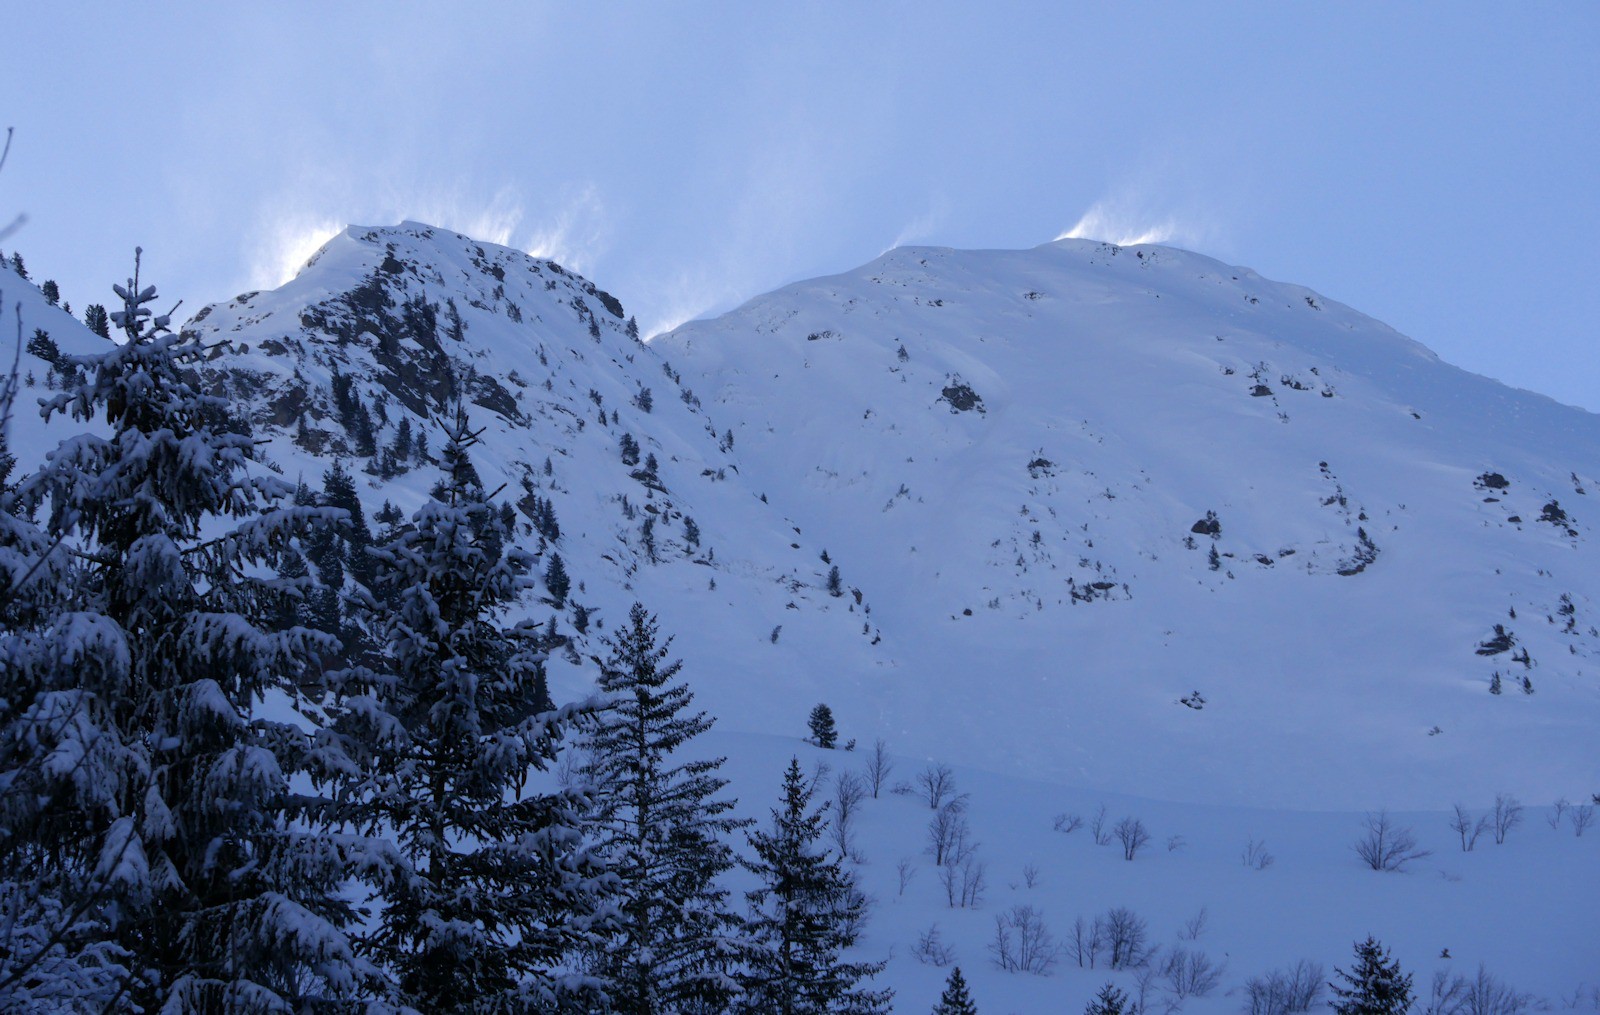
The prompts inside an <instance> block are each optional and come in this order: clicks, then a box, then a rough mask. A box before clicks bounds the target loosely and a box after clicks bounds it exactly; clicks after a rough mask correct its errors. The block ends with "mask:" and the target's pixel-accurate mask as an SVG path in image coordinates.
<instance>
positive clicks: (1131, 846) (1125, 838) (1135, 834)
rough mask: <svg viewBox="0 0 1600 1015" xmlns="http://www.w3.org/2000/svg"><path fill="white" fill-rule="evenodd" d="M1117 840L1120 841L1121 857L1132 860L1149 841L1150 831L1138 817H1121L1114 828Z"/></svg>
mask: <svg viewBox="0 0 1600 1015" xmlns="http://www.w3.org/2000/svg"><path fill="white" fill-rule="evenodd" d="M1114 832H1115V834H1116V836H1117V841H1118V842H1120V843H1122V858H1123V859H1124V860H1132V859H1133V858H1134V856H1136V855H1137V854H1138V852H1139V850H1141V849H1143V848H1144V846H1145V844H1146V843H1148V842H1149V841H1150V833H1149V832H1148V831H1146V830H1145V827H1144V822H1143V821H1140V820H1139V819H1138V818H1123V819H1122V820H1121V821H1119V822H1117V827H1116V828H1115V829H1114Z"/></svg>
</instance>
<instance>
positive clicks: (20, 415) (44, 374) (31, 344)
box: [0, 264, 109, 480]
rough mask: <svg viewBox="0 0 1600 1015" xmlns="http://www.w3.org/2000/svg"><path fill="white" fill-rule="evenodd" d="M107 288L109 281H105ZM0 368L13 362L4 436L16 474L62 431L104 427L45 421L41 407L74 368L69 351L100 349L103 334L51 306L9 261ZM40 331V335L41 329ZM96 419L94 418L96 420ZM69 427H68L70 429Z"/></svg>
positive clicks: (2, 282) (1, 291)
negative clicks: (13, 393)
mask: <svg viewBox="0 0 1600 1015" xmlns="http://www.w3.org/2000/svg"><path fill="white" fill-rule="evenodd" d="M108 289H109V287H108ZM0 307H3V308H4V320H3V323H0V349H3V350H5V351H4V353H0V357H3V358H0V363H3V364H4V366H3V367H0V373H4V374H9V373H10V371H11V366H12V363H13V362H14V363H15V364H16V373H17V392H16V398H15V400H14V403H13V404H12V406H11V419H10V428H9V430H8V432H7V433H6V441H7V443H8V444H9V445H10V450H11V454H13V455H14V456H16V459H17V462H18V469H17V472H16V473H14V474H13V475H12V477H11V478H12V479H13V480H16V479H18V478H19V477H20V474H21V473H22V472H23V471H24V470H26V469H27V468H29V467H30V466H34V465H37V464H39V462H40V461H41V460H42V459H43V457H44V455H45V453H46V452H47V451H48V450H49V449H50V448H53V447H54V446H55V445H56V443H57V442H58V441H59V440H60V439H61V437H62V436H64V435H65V434H66V433H67V432H72V433H77V432H80V431H83V430H97V432H98V431H103V429H104V426H103V424H102V425H101V426H99V427H98V428H96V426H95V424H92V423H91V424H83V423H79V422H77V421H71V422H62V420H63V417H62V416H61V415H59V414H58V415H55V416H53V417H52V421H51V422H50V423H49V424H47V423H46V422H45V420H44V417H43V414H42V412H41V409H42V407H43V403H45V402H47V401H50V400H51V399H52V398H53V397H54V396H55V395H56V394H57V393H59V391H60V389H61V384H62V381H63V379H64V378H66V377H67V376H69V375H70V374H71V372H72V371H73V370H74V369H75V368H74V366H73V365H72V364H71V363H70V362H69V357H73V356H89V355H93V354H95V353H99V352H104V351H105V350H106V348H107V346H106V340H105V339H103V338H101V337H100V336H99V335H96V334H95V333H94V332H92V331H90V330H89V329H88V328H86V327H84V325H83V323H82V322H81V321H78V320H77V319H76V318H74V317H73V316H72V315H71V314H69V313H67V312H66V311H65V310H62V309H61V307H59V306H51V305H50V303H49V302H48V301H47V300H46V299H45V298H44V294H43V293H41V292H40V291H39V288H38V286H36V285H34V284H33V283H32V282H30V281H27V280H25V279H23V278H20V277H19V276H17V275H16V274H15V273H14V272H13V271H12V270H11V268H10V266H9V264H0ZM41 332H42V333H43V337H42V338H41V337H40V333H41ZM97 422H98V421H97ZM69 428H70V430H69Z"/></svg>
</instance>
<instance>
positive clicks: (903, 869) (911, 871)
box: [894, 856, 917, 895]
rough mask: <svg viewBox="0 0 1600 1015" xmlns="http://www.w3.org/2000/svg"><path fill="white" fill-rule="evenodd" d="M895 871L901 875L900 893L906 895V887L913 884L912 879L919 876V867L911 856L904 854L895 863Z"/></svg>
mask: <svg viewBox="0 0 1600 1015" xmlns="http://www.w3.org/2000/svg"><path fill="white" fill-rule="evenodd" d="M894 872H895V873H896V874H897V875H899V877H900V894H901V895H904V894H905V893H906V887H907V886H908V885H910V884H911V879H912V878H914V877H916V876H917V867H916V865H915V864H913V863H912V862H911V858H910V857H909V856H903V857H901V858H900V862H899V863H897V864H895V865H894Z"/></svg>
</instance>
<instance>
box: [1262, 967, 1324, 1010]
mask: <svg viewBox="0 0 1600 1015" xmlns="http://www.w3.org/2000/svg"><path fill="white" fill-rule="evenodd" d="M1325 982H1326V981H1325V979H1324V976H1323V971H1322V964H1321V963H1319V962H1307V961H1306V960H1304V959H1302V960H1300V961H1299V962H1296V963H1295V964H1294V967H1293V968H1292V969H1274V970H1273V971H1272V972H1270V973H1267V974H1266V975H1265V976H1257V977H1252V978H1251V979H1249V980H1246V981H1245V985H1244V990H1245V1011H1246V1012H1247V1013H1248V1015H1294V1013H1295V1012H1302V1011H1310V1010H1311V1006H1312V1005H1314V1004H1316V1003H1317V999H1318V998H1319V997H1321V996H1322V987H1323V984H1324V983H1325Z"/></svg>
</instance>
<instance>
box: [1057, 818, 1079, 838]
mask: <svg viewBox="0 0 1600 1015" xmlns="http://www.w3.org/2000/svg"><path fill="white" fill-rule="evenodd" d="M1082 827H1083V819H1082V818H1080V817H1079V816H1078V815H1076V814H1067V813H1061V814H1057V815H1056V821H1055V830H1056V831H1058V832H1061V833H1062V834H1064V835H1071V834H1072V833H1073V832H1076V831H1077V830H1078V829H1080V828H1082Z"/></svg>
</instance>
